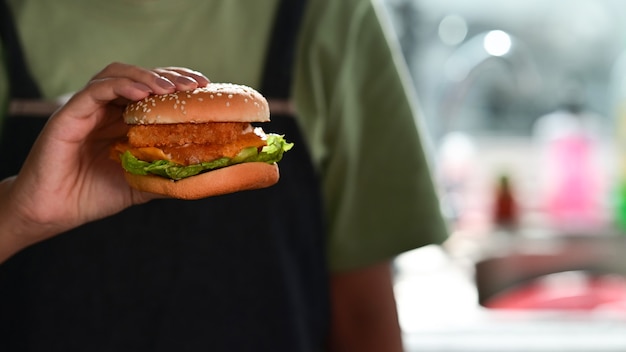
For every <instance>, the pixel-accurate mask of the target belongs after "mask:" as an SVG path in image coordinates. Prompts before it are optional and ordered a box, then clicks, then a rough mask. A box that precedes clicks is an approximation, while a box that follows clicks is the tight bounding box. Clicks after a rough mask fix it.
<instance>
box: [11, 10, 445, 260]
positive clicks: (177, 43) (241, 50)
mask: <svg viewBox="0 0 626 352" xmlns="http://www.w3.org/2000/svg"><path fill="white" fill-rule="evenodd" d="M9 3H10V5H11V6H12V8H13V9H14V12H15V17H16V20H17V22H18V28H19V33H20V36H21V39H22V41H23V42H24V47H25V53H26V57H27V60H28V64H29V66H30V68H31V71H32V73H33V75H34V76H35V78H36V79H37V80H38V82H39V84H40V88H41V89H42V91H43V94H44V95H45V97H46V98H48V99H54V98H57V97H59V96H62V95H65V94H68V93H71V92H73V91H76V90H77V89H80V87H82V86H83V85H84V84H85V83H86V82H87V81H88V80H89V78H90V77H91V76H93V75H94V74H95V73H96V72H97V71H99V70H100V69H102V68H103V67H105V66H106V65H107V64H108V63H110V62H113V61H119V62H125V63H131V64H136V65H140V66H144V67H157V66H185V67H189V68H193V69H196V70H199V71H201V72H203V73H204V74H206V75H207V76H208V77H209V78H210V79H211V80H212V81H214V82H220V81H223V82H234V83H241V84H246V85H249V86H252V87H255V88H258V87H259V84H260V83H261V82H260V80H261V74H262V70H263V67H264V58H265V55H266V47H267V43H268V40H269V34H270V32H271V27H272V26H271V24H272V19H273V16H274V12H275V9H276V5H277V1H276V0H259V1H244V0H229V1H209V0H181V1H176V2H174V1H166V0H107V1H84V0H55V1H45V0H39V1H37V0H30V1H29V0H21V1H17V0H13V1H11V0H10V1H9ZM379 6H380V5H379V4H377V2H376V0H371V1H370V0H341V1H337V0H310V1H309V6H308V8H307V12H306V14H305V18H304V22H303V27H302V32H301V35H300V41H299V46H298V52H297V56H296V63H295V75H294V84H293V100H294V103H295V106H296V109H297V111H298V122H299V123H300V124H301V126H302V127H303V130H304V134H305V138H306V139H307V141H308V142H309V148H310V149H311V151H312V154H313V158H314V162H315V165H316V167H317V169H318V170H319V172H320V175H321V179H322V187H323V192H324V198H325V202H326V207H327V216H328V221H329V223H328V225H329V253H330V259H329V260H330V265H331V268H332V269H333V270H345V269H350V268H355V267H359V266H363V265H368V264H372V263H375V262H377V261H380V260H385V259H389V258H391V257H393V256H394V255H397V254H399V253H401V252H404V251H407V250H410V249H413V248H417V247H419V246H422V245H426V244H431V243H439V242H441V241H442V240H443V239H445V236H446V228H445V225H444V223H443V221H442V218H441V215H440V212H439V206H438V201H437V196H436V193H435V188H434V185H433V183H432V177H431V174H430V170H429V167H428V164H427V161H426V157H425V155H424V151H423V149H422V146H421V140H420V135H419V131H418V128H417V126H418V123H417V117H418V116H417V114H416V112H417V110H416V109H415V106H414V103H413V102H412V99H411V97H412V95H410V94H408V93H407V90H406V89H405V88H406V82H404V80H403V77H404V76H403V75H402V72H403V71H402V65H401V61H402V60H401V58H400V57H399V55H400V54H399V51H398V50H397V48H396V47H395V43H394V42H393V40H388V38H389V36H388V35H386V33H387V32H386V28H387V27H385V26H384V25H382V24H381V23H384V21H381V16H382V15H381V12H380V10H379ZM399 63H400V64H399ZM0 77H2V78H3V79H1V80H0V97H5V96H6V79H5V77H6V73H5V72H2V76H0ZM286 137H287V138H288V137H289V136H286Z"/></svg>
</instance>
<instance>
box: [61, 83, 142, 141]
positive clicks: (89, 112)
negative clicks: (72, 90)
mask: <svg viewBox="0 0 626 352" xmlns="http://www.w3.org/2000/svg"><path fill="white" fill-rule="evenodd" d="M151 92H152V90H151V89H150V87H148V86H146V85H145V84H143V83H139V82H135V81H133V80H131V79H129V78H105V79H95V80H92V81H91V82H89V83H88V84H87V85H86V86H85V88H83V89H82V90H80V91H78V92H77V93H76V94H75V95H74V96H72V98H71V99H70V100H69V101H68V102H67V103H66V104H65V105H64V106H63V107H62V108H61V109H59V110H58V111H57V112H56V113H55V114H54V115H53V116H52V117H51V118H50V132H52V133H57V132H58V138H59V139H62V140H65V141H68V142H80V141H82V140H83V139H84V138H86V136H87V135H88V134H89V133H90V132H91V131H93V129H95V128H96V127H97V126H102V125H103V121H104V120H111V119H113V118H120V119H121V113H120V114H107V111H108V110H107V108H109V109H110V108H112V107H111V106H107V104H109V103H111V102H113V101H118V100H120V99H122V100H124V101H127V102H128V101H136V100H140V99H143V98H145V97H147V96H148V95H149V94H151ZM66 126H72V128H71V129H67V128H66ZM56 127H58V128H56Z"/></svg>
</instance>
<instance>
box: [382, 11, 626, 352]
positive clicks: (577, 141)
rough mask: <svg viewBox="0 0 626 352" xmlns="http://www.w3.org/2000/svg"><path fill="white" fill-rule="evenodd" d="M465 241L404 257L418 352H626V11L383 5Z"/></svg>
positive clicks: (402, 298) (404, 288)
mask: <svg viewBox="0 0 626 352" xmlns="http://www.w3.org/2000/svg"><path fill="white" fill-rule="evenodd" d="M383 4H384V7H385V10H386V11H387V15H388V16H389V19H390V23H391V25H392V26H393V28H394V29H395V32H396V35H397V36H398V38H399V41H400V44H401V49H402V51H403V53H404V57H405V59H406V62H407V64H408V65H407V66H408V71H409V76H410V77H411V78H412V85H413V86H414V88H415V93H416V97H419V98H418V101H419V105H420V109H421V110H422V112H423V114H422V120H420V121H419V123H420V124H422V126H423V132H424V139H425V141H426V143H427V145H428V155H429V157H430V158H431V161H432V166H433V172H434V174H435V181H436V185H437V187H438V189H439V192H440V196H441V202H442V211H443V214H444V215H445V217H446V220H447V221H448V224H449V227H450V238H449V240H448V241H446V242H445V243H444V244H443V245H442V246H428V247H425V248H421V249H418V250H414V251H412V252H409V253H406V254H403V255H402V256H400V257H399V258H398V259H397V260H396V273H397V275H396V285H395V289H396V296H397V301H398V306H399V315H400V323H401V325H402V328H403V330H404V333H405V337H406V344H407V350H408V351H446V352H447V351H464V352H466V351H480V352H488V351H498V352H505V351H520V352H522V351H523V352H529V351H568V352H569V351H586V352H587V351H589V352H591V351H626V163H625V162H626V1H623V0H471V1H469V0H383Z"/></svg>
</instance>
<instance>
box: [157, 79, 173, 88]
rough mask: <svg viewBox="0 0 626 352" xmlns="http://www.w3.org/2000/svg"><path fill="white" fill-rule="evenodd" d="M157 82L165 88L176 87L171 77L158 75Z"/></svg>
mask: <svg viewBox="0 0 626 352" xmlns="http://www.w3.org/2000/svg"><path fill="white" fill-rule="evenodd" d="M156 83H157V84H158V85H159V86H160V87H161V88H165V89H174V88H176V86H175V85H174V83H172V82H171V81H170V80H169V79H167V78H164V77H161V76H159V77H157V79H156Z"/></svg>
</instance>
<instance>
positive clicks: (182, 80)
mask: <svg viewBox="0 0 626 352" xmlns="http://www.w3.org/2000/svg"><path fill="white" fill-rule="evenodd" d="M176 83H180V84H182V85H185V86H188V85H190V84H194V85H196V84H198V82H196V80H195V79H193V78H189V77H187V76H178V77H176Z"/></svg>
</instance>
